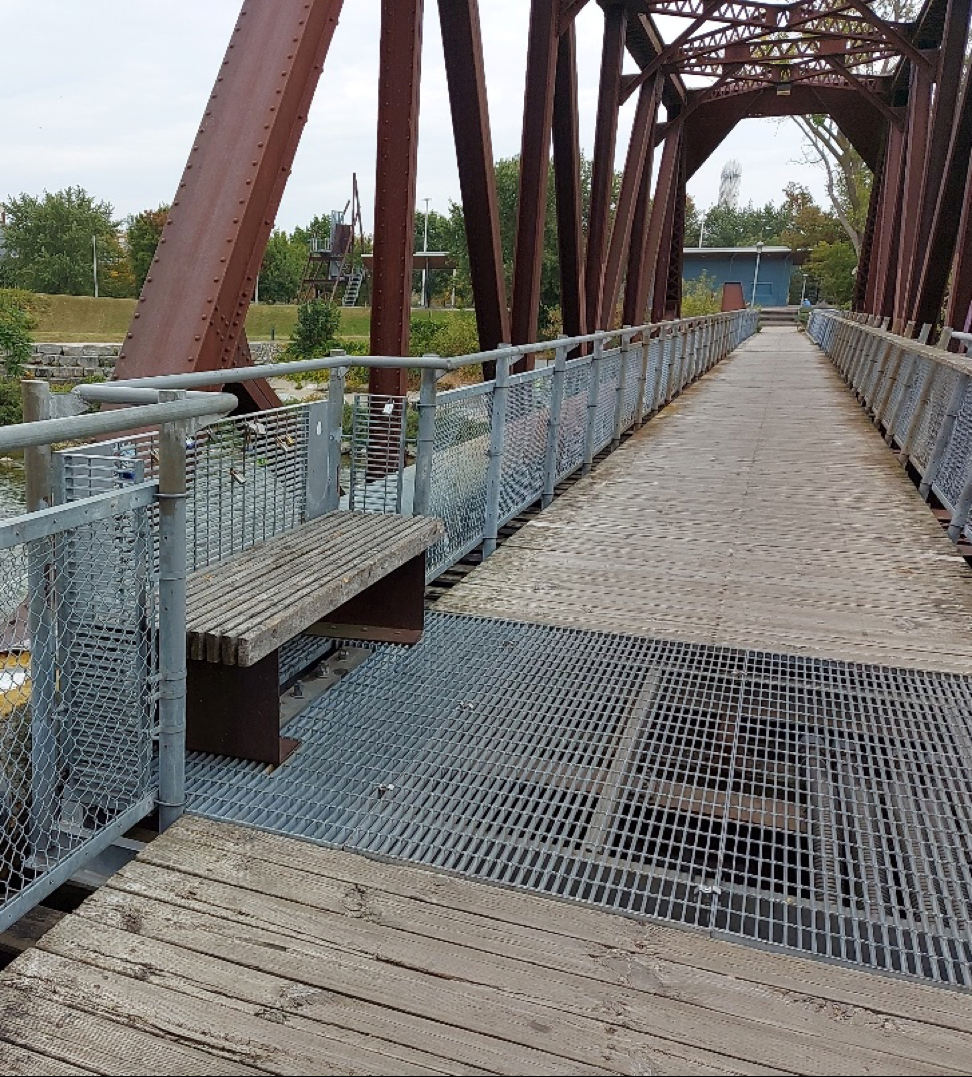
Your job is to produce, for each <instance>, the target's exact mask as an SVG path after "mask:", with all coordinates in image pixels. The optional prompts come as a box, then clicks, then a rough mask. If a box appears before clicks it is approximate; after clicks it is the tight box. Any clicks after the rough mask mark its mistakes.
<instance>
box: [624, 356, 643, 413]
mask: <svg viewBox="0 0 972 1077" xmlns="http://www.w3.org/2000/svg"><path fill="white" fill-rule="evenodd" d="M640 385H641V344H640V343H639V344H632V345H631V347H630V349H629V351H628V362H627V363H626V364H625V371H624V403H623V405H622V414H621V422H622V425H623V426H625V427H628V426H630V425H631V424H632V423H633V422H634V421H635V419H636V418H637V417H638V388H639V386H640Z"/></svg>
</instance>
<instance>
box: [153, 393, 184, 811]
mask: <svg viewBox="0 0 972 1077" xmlns="http://www.w3.org/2000/svg"><path fill="white" fill-rule="evenodd" d="M185 395H186V393H185V390H184V389H169V390H165V389H163V390H161V391H160V392H159V401H160V402H163V401H167V400H181V399H184V398H185ZM185 804H186V424H185V422H184V421H182V422H173V423H166V424H164V425H163V426H162V428H161V429H160V431H159V830H160V831H162V830H165V829H167V828H168V827H170V826H171V825H172V824H173V823H174V822H175V821H176V820H177V819H178V818H179V816H180V815H182V813H183V811H184V809H185Z"/></svg>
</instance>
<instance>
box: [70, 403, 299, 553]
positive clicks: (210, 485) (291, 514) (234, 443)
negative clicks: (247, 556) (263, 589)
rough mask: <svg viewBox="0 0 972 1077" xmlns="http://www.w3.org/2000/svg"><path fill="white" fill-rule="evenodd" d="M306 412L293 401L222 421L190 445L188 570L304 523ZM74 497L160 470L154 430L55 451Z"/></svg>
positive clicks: (192, 439)
mask: <svg viewBox="0 0 972 1077" xmlns="http://www.w3.org/2000/svg"><path fill="white" fill-rule="evenodd" d="M307 423H308V409H307V406H306V405H294V406H290V407H285V408H277V409H274V410H272V411H264V412H260V413H259V414H258V415H241V416H236V417H233V418H229V419H222V420H220V421H218V422H215V423H212V424H210V425H208V426H205V427H203V428H202V429H201V430H199V431H198V432H197V433H195V434H194V435H192V436H191V437H190V438H189V440H188V441H187V445H186V481H187V485H188V491H189V499H188V503H187V515H188V528H187V534H186V543H187V555H188V562H189V568H190V569H196V568H203V567H205V566H206V565H210V564H215V563H217V562H219V561H221V560H224V559H225V558H227V557H230V556H231V555H232V554H235V553H239V552H240V551H241V550H245V549H249V548H250V547H251V546H254V545H256V544H257V543H258V542H263V541H265V540H266V539H268V538H270V537H271V536H273V535H276V534H280V533H281V532H283V531H288V530H290V529H291V528H293V527H296V526H298V525H299V524H301V523H303V522H304V520H305V518H306V517H305V513H306V490H307V466H308V460H307V445H308V427H307ZM57 458H58V461H59V468H60V472H61V486H62V491H63V500H64V501H67V502H70V501H75V500H78V499H79V498H83V497H88V496H90V495H92V494H97V493H103V492H105V491H106V490H112V489H119V488H123V487H124V486H127V485H130V484H132V483H135V482H140V481H142V480H143V479H154V478H156V477H157V475H158V446H157V434H156V433H155V432H154V431H153V432H143V433H139V434H135V435H132V436H130V437H124V438H115V439H113V440H111V441H105V442H100V443H98V444H95V445H84V446H82V447H80V448H74V449H69V450H66V451H64V452H61V453H58V454H57Z"/></svg>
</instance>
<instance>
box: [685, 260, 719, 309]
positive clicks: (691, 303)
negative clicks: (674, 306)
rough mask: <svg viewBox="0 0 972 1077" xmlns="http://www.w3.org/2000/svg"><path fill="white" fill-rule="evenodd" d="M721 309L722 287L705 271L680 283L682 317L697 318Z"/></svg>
mask: <svg viewBox="0 0 972 1077" xmlns="http://www.w3.org/2000/svg"><path fill="white" fill-rule="evenodd" d="M720 310H722V289H721V288H720V287H719V286H718V285H717V284H716V282H715V280H714V279H713V278H712V277H710V276H709V274H708V273H706V272H705V271H703V272H702V274H701V275H700V276H698V277H696V279H695V280H689V281H683V283H682V317H683V318H697V317H699V316H700V315H702V314H718V313H719V311H720Z"/></svg>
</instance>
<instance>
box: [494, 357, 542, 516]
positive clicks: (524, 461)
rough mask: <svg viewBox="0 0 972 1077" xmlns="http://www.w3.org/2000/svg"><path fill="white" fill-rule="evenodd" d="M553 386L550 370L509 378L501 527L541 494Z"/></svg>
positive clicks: (501, 477) (502, 475)
mask: <svg viewBox="0 0 972 1077" xmlns="http://www.w3.org/2000/svg"><path fill="white" fill-rule="evenodd" d="M552 383H553V369H552V368H551V367H545V368H543V369H540V370H530V371H526V372H524V373H522V374H514V375H513V376H512V377H511V378H510V389H509V396H508V398H507V403H506V423H505V426H504V442H503V469H502V472H501V475H500V502H499V520H500V522H501V523H502V522H505V521H506V520H509V519H511V518H512V517H514V516H516V515H518V514H519V513H521V512H522V511H523V510H524V509H525V508H526V507H527V506H528V505H532V504H533V502H534V501H538V500H539V499H540V495H541V494H542V493H543V478H544V463H545V460H546V452H547V427H548V421H549V418H550V391H551V386H552Z"/></svg>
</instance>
